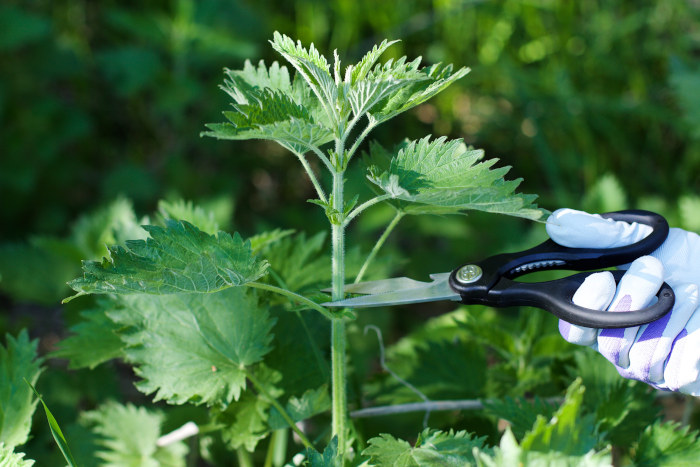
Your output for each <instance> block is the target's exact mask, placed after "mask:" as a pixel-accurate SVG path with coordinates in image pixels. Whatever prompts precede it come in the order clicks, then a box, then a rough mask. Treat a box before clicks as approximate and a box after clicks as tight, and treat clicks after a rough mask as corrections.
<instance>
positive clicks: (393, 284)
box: [323, 277, 431, 295]
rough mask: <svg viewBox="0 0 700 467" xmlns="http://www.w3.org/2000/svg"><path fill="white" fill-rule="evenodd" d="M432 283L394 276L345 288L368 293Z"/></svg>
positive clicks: (417, 286) (418, 286) (348, 290)
mask: <svg viewBox="0 0 700 467" xmlns="http://www.w3.org/2000/svg"><path fill="white" fill-rule="evenodd" d="M430 284H431V282H421V281H417V280H415V279H411V278H409V277H394V278H392V279H380V280H376V281H367V282H358V283H357V284H346V285H345V287H344V288H343V290H344V291H345V292H346V293H353V294H363V295H366V294H379V293H386V292H396V291H399V290H406V289H416V288H421V287H425V286H427V285H430ZM323 291H324V292H331V289H324V290H323Z"/></svg>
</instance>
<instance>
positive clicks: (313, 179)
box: [294, 151, 328, 203]
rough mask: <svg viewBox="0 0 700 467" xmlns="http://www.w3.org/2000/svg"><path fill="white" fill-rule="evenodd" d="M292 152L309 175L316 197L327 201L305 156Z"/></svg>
mask: <svg viewBox="0 0 700 467" xmlns="http://www.w3.org/2000/svg"><path fill="white" fill-rule="evenodd" d="M294 154H295V155H296V156H297V159H299V162H301V165H303V166H304V170H306V174H307V175H308V176H309V178H310V179H311V183H312V184H313V185H314V188H315V189H316V194H317V195H318V198H319V199H320V200H321V201H323V202H324V203H326V202H328V200H327V199H326V194H325V193H324V192H323V188H322V187H321V184H320V183H319V182H318V178H316V174H315V173H314V171H313V169H311V166H310V165H309V161H307V160H306V157H304V154H301V153H299V152H296V151H295V152H294Z"/></svg>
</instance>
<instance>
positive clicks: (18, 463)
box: [0, 443, 34, 467]
mask: <svg viewBox="0 0 700 467" xmlns="http://www.w3.org/2000/svg"><path fill="white" fill-rule="evenodd" d="M33 465H34V461H33V460H30V459H25V458H24V453H23V452H14V451H13V450H12V448H11V447H9V446H5V444H3V443H0V466H2V467H32V466H33Z"/></svg>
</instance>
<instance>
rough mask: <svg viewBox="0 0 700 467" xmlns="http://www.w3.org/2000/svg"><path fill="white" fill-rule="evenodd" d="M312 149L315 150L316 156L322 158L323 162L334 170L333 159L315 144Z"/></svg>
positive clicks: (329, 168)
mask: <svg viewBox="0 0 700 467" xmlns="http://www.w3.org/2000/svg"><path fill="white" fill-rule="evenodd" d="M311 151H313V153H314V154H316V156H317V157H318V158H319V159H320V160H321V162H323V165H325V166H326V168H327V169H328V170H329V171H330V172H333V171H334V169H333V165H332V164H331V161H330V160H329V159H328V158H327V157H326V155H325V154H323V152H322V151H321V150H320V149H319V148H317V147H316V146H313V147H311Z"/></svg>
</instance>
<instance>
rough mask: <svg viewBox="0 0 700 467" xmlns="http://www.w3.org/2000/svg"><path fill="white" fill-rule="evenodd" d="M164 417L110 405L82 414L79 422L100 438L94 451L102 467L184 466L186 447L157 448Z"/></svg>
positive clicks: (180, 443)
mask: <svg viewBox="0 0 700 467" xmlns="http://www.w3.org/2000/svg"><path fill="white" fill-rule="evenodd" d="M163 418H164V417H163V415H162V414H161V413H159V412H153V411H148V410H146V409H145V408H143V407H136V406H134V405H132V404H127V405H120V404H117V403H116V402H110V403H107V404H104V405H102V406H101V407H100V408H98V409H97V410H93V411H90V412H84V413H83V414H81V423H83V424H85V425H88V426H92V427H93V431H94V432H95V433H96V434H98V435H99V436H100V438H101V439H100V440H99V441H98V442H97V443H98V444H99V445H100V447H101V449H100V450H98V452H97V457H99V458H100V459H101V460H102V461H103V463H101V464H100V465H102V466H104V467H166V466H167V467H184V466H185V465H186V462H185V456H186V455H187V451H188V449H187V446H186V445H185V444H184V443H182V442H177V443H173V444H170V445H168V446H165V447H159V446H158V445H157V441H158V438H159V437H160V436H161V434H162V433H161V425H162V424H163Z"/></svg>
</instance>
